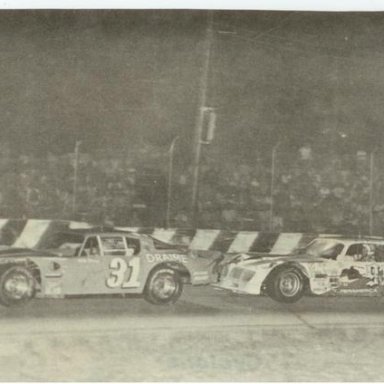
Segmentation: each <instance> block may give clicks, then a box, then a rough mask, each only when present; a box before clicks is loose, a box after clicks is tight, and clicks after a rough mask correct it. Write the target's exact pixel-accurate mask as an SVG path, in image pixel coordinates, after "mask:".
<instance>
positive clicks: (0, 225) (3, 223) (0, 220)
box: [0, 219, 9, 230]
mask: <svg viewBox="0 0 384 384" xmlns="http://www.w3.org/2000/svg"><path fill="white" fill-rule="evenodd" d="M8 221H9V219H0V230H1V229H2V228H3V227H4V226H5V224H7V223H8Z"/></svg>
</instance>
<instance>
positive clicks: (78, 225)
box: [69, 221, 93, 229]
mask: <svg viewBox="0 0 384 384" xmlns="http://www.w3.org/2000/svg"><path fill="white" fill-rule="evenodd" d="M92 227H93V225H91V224H89V223H84V222H81V221H70V222H69V229H88V228H92Z"/></svg>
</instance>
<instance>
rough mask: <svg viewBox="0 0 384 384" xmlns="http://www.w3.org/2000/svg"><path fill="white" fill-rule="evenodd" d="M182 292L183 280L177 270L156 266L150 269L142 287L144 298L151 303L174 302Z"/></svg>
mask: <svg viewBox="0 0 384 384" xmlns="http://www.w3.org/2000/svg"><path fill="white" fill-rule="evenodd" d="M182 292H183V282H182V281H181V278H180V276H179V274H178V273H177V271H174V270H173V269H171V268H158V269H155V270H154V271H152V272H151V273H150V275H149V277H148V279H147V282H146V284H145V289H144V298H145V299H146V300H147V301H148V302H150V303H151V304H157V305H161V304H163V305H164V304H169V303H175V302H176V301H177V299H178V298H179V297H180V295H181V293H182Z"/></svg>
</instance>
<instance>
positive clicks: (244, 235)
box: [227, 232, 259, 253]
mask: <svg viewBox="0 0 384 384" xmlns="http://www.w3.org/2000/svg"><path fill="white" fill-rule="evenodd" d="M258 236H259V232H239V233H238V234H237V235H236V237H235V240H234V241H233V243H232V244H231V246H230V247H229V249H228V251H227V252H228V253H240V252H248V251H249V248H250V247H251V245H252V244H253V242H254V241H255V240H256V239H257V237H258Z"/></svg>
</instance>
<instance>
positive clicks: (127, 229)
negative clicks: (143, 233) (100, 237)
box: [116, 227, 140, 233]
mask: <svg viewBox="0 0 384 384" xmlns="http://www.w3.org/2000/svg"><path fill="white" fill-rule="evenodd" d="M116 229H117V230H119V231H127V232H135V233H136V232H138V230H139V229H140V227H116Z"/></svg>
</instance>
